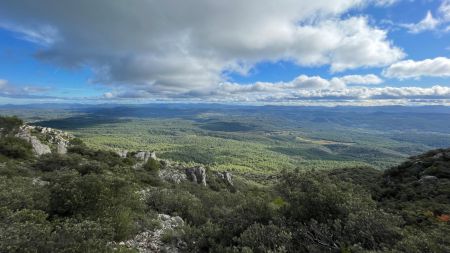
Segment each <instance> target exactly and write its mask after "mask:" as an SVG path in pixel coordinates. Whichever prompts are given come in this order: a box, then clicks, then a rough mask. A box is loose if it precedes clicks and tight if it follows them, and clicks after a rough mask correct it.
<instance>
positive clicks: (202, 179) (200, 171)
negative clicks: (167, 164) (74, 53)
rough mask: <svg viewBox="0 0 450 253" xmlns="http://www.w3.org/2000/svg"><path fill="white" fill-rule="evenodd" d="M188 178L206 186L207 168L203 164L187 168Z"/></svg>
mask: <svg viewBox="0 0 450 253" xmlns="http://www.w3.org/2000/svg"><path fill="white" fill-rule="evenodd" d="M186 176H187V178H188V179H189V180H190V181H192V182H194V183H198V184H202V185H204V186H206V170H205V168H203V167H201V166H196V167H193V168H187V169H186Z"/></svg>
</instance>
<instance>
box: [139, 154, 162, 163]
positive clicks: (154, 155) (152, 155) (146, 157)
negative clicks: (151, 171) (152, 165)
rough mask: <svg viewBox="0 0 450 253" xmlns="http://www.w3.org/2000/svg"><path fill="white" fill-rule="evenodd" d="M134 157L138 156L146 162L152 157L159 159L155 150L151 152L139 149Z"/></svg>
mask: <svg viewBox="0 0 450 253" xmlns="http://www.w3.org/2000/svg"><path fill="white" fill-rule="evenodd" d="M134 157H136V158H137V159H139V160H141V161H143V162H144V163H146V162H147V161H148V159H150V158H152V159H155V160H157V158H156V153H155V152H149V151H138V152H137V153H136V154H135V155H134Z"/></svg>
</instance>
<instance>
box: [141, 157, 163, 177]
mask: <svg viewBox="0 0 450 253" xmlns="http://www.w3.org/2000/svg"><path fill="white" fill-rule="evenodd" d="M160 167H161V163H160V162H159V161H158V160H156V159H153V158H150V159H148V161H147V163H146V164H145V165H144V169H145V170H147V171H149V172H151V173H152V174H154V175H157V174H158V172H159V169H160Z"/></svg>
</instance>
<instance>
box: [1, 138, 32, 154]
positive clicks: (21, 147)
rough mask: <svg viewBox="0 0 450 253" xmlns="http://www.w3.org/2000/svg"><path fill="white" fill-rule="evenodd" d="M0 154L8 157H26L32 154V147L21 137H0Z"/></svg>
mask: <svg viewBox="0 0 450 253" xmlns="http://www.w3.org/2000/svg"><path fill="white" fill-rule="evenodd" d="M0 154H1V155H4V156H6V157H10V158H16V159H26V158H29V157H31V156H32V147H31V144H30V143H28V142H27V141H25V140H23V139H20V138H17V137H11V136H7V137H4V138H1V139H0Z"/></svg>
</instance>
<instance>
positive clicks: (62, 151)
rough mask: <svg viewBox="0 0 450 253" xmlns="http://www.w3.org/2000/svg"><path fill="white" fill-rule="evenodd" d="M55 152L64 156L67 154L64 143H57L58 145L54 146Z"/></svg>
mask: <svg viewBox="0 0 450 253" xmlns="http://www.w3.org/2000/svg"><path fill="white" fill-rule="evenodd" d="M56 152H57V153H58V154H61V155H64V154H66V153H67V147H66V144H65V143H64V142H58V144H56Z"/></svg>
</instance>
